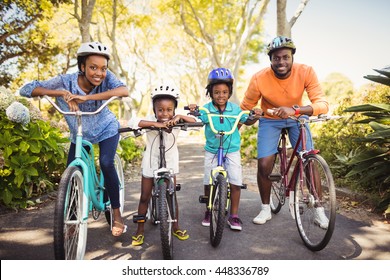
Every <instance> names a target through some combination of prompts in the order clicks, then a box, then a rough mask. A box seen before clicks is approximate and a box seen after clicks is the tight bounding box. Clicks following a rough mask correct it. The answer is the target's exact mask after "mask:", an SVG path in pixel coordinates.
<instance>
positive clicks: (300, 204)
mask: <svg viewBox="0 0 390 280" xmlns="http://www.w3.org/2000/svg"><path fill="white" fill-rule="evenodd" d="M303 170H304V172H303V173H304V174H302V175H303V177H302V178H303V184H302V188H301V187H300V186H299V183H298V182H299V180H298V182H297V184H296V187H295V199H294V211H295V217H296V219H295V220H296V225H297V227H298V232H299V235H300V237H301V239H302V241H303V243H304V244H305V246H306V247H307V248H309V249H310V250H312V251H320V250H322V249H323V248H325V247H326V245H327V244H328V243H329V241H330V239H331V237H332V234H333V231H334V227H335V222H336V189H335V185H334V181H333V176H332V173H331V171H330V168H329V166H328V164H327V163H326V161H325V160H324V159H323V158H322V157H321V156H320V155H318V154H312V155H308V156H307V157H305V162H304V165H303ZM313 170H314V171H313ZM299 173H300V171H299ZM313 174H318V175H319V176H317V177H316V178H315V179H317V180H314V179H310V178H313ZM318 178H319V179H320V180H318ZM312 182H313V183H312ZM318 182H321V184H319V183H318ZM319 185H321V186H320V188H318V186H319ZM318 207H324V212H325V215H326V217H327V219H328V223H327V227H326V228H321V227H320V226H319V223H318V222H317V219H316V217H315V215H317V214H316V213H318V212H317V211H319V209H320V208H318ZM325 221H326V220H325Z"/></svg>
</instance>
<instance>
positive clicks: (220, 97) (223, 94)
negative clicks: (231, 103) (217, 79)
mask: <svg viewBox="0 0 390 280" xmlns="http://www.w3.org/2000/svg"><path fill="white" fill-rule="evenodd" d="M211 98H212V99H213V101H214V103H215V104H217V105H219V106H223V105H225V104H226V103H227V102H228V100H229V87H228V85H227V84H216V85H214V86H213V91H212V93H211Z"/></svg>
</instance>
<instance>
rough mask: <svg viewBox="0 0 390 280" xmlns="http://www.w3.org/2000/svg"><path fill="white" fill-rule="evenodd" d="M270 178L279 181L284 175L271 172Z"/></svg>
mask: <svg viewBox="0 0 390 280" xmlns="http://www.w3.org/2000/svg"><path fill="white" fill-rule="evenodd" d="M268 179H270V181H272V182H279V181H280V180H282V175H280V174H278V173H271V174H269V175H268Z"/></svg>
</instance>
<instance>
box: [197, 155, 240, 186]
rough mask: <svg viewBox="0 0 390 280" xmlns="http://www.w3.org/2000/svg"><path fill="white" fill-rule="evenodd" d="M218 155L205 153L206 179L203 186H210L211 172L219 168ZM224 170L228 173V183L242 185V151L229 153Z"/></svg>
mask: <svg viewBox="0 0 390 280" xmlns="http://www.w3.org/2000/svg"><path fill="white" fill-rule="evenodd" d="M217 161H218V159H217V154H213V153H210V152H208V151H205V155H204V177H203V184H204V185H209V183H210V172H211V170H212V169H213V168H215V167H217V163H218V162H217ZM223 166H224V168H225V170H226V171H227V172H228V182H229V183H231V184H233V185H236V186H241V185H242V167H241V153H240V151H237V152H232V153H228V154H227V155H226V160H225V162H224V165H223Z"/></svg>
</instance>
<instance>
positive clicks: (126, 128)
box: [118, 127, 136, 133]
mask: <svg viewBox="0 0 390 280" xmlns="http://www.w3.org/2000/svg"><path fill="white" fill-rule="evenodd" d="M135 130H136V129H133V128H131V127H120V128H118V132H119V133H121V132H128V131H135Z"/></svg>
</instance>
